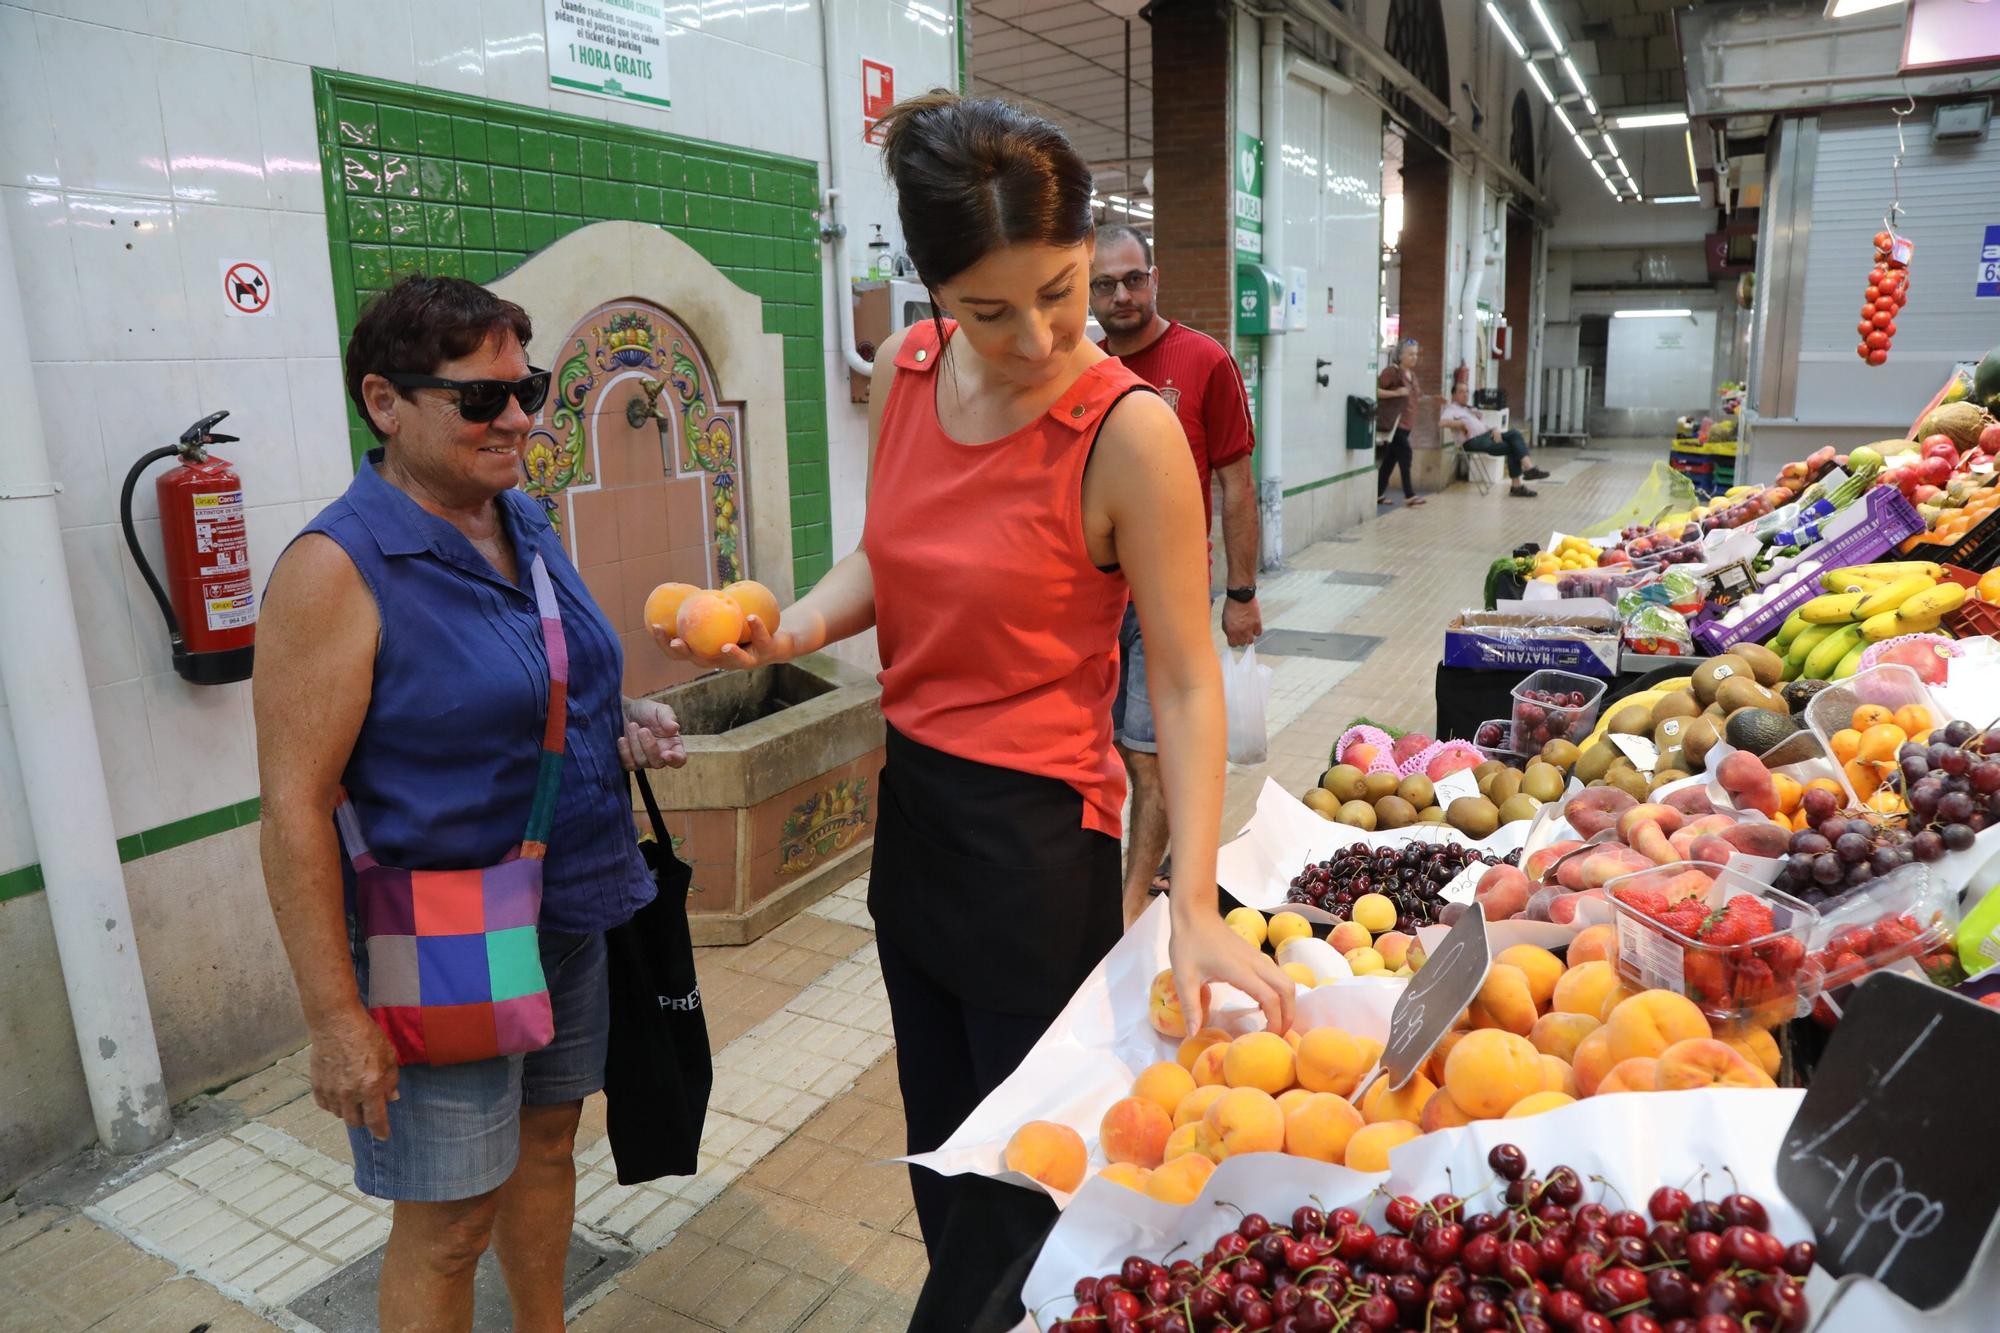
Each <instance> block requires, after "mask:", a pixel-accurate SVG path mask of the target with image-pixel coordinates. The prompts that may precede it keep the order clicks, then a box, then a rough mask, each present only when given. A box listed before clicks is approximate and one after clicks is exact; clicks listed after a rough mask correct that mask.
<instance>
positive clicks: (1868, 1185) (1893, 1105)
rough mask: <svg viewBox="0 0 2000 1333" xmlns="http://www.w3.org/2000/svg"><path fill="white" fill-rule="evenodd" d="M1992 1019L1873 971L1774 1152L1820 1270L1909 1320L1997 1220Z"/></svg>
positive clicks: (1954, 1282) (1999, 1040)
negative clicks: (1893, 1304) (1877, 1293)
mask: <svg viewBox="0 0 2000 1333" xmlns="http://www.w3.org/2000/svg"><path fill="white" fill-rule="evenodd" d="M1996 1092H2000V1013H1995V1012H1994V1011H1993V1010H1991V1009H1989V1008H1986V1007H1985V1006H1983V1005H1980V1004H1976V1003H1974V1002H1973V1001H1971V1000H1967V999H1964V998H1963V997H1961V996H1957V995H1954V994H1952V993H1951V992H1950V991H1947V990H1943V989H1941V988H1939V987H1937V986H1933V985H1930V984H1929V983H1927V982H1923V981H1918V980H1916V979H1914V978H1911V977H1904V976H1897V975H1894V974H1892V973H1888V972H1878V973H1876V974H1875V975H1874V976H1871V977H1869V978H1868V979H1867V980H1866V981H1864V982H1862V983H1861V985H1860V986H1858V987H1857V988H1856V989H1855V991H1854V997H1853V999H1852V1000H1851V1001H1850V1002H1849V1003H1848V1006H1847V1010H1846V1013H1845V1014H1844V1015H1843V1016H1842V1018H1841V1022H1840V1027H1839V1028H1838V1029H1836V1030H1835V1032H1834V1034H1833V1039H1832V1040H1831V1041H1830V1042H1829V1043H1828V1044H1827V1048H1826V1055H1825V1056H1824V1057H1823V1058H1822V1059H1821V1060H1820V1063H1819V1068H1818V1070H1817V1071H1816V1072H1815V1073H1814V1076H1813V1082H1812V1086H1811V1087H1810V1088H1809V1089H1808V1090H1807V1092H1806V1096H1805V1100H1804V1101H1803V1102H1802V1103H1800V1105H1799V1110H1798V1114H1797V1115H1796V1116H1795V1117H1794V1118H1793V1120H1792V1127H1791V1129H1790V1130H1788V1131H1787V1132H1786V1134H1785V1142H1784V1146H1783V1147H1782V1148H1781V1149H1779V1152H1778V1185H1779V1187H1780V1188H1781V1189H1783V1190H1784V1192H1785V1197H1786V1198H1788V1199H1790V1200H1791V1201H1792V1203H1793V1204H1794V1205H1795V1206H1796V1207H1797V1208H1798V1209H1799V1211H1800V1212H1802V1213H1804V1214H1805V1215H1806V1218H1807V1220H1808V1221H1810V1222H1811V1223H1812V1228H1813V1233H1814V1235H1815V1236H1816V1237H1817V1238H1818V1243H1819V1263H1820V1265H1821V1266H1822V1267H1824V1268H1825V1269H1826V1270H1827V1271H1828V1272H1830V1273H1832V1274H1833V1275H1834V1276H1836V1277H1853V1276H1865V1277H1872V1278H1874V1279H1875V1280H1876V1281H1878V1282H1880V1283H1882V1284H1883V1285H1884V1286H1886V1287H1887V1288H1888V1289H1889V1290H1890V1291H1892V1292H1894V1293H1895V1294H1896V1295H1898V1296H1900V1297H1902V1298H1903V1299H1904V1300H1906V1301H1908V1302H1909V1303H1910V1304H1911V1305H1914V1306H1916V1307H1917V1308H1919V1309H1923V1310H1931V1309H1935V1308H1937V1307H1938V1306H1940V1305H1942V1304H1944V1303H1945V1302H1946V1301H1947V1300H1949V1299H1950V1298H1951V1296H1952V1295H1953V1294H1954V1293H1955V1292H1956V1291H1957V1290H1958V1289H1959V1287H1960V1285H1961V1284H1962V1283H1963V1282H1964V1281H1965V1279H1966V1277H1967V1276H1968V1275H1969V1274H1970V1273H1971V1271H1972V1268H1973V1263H1974V1260H1975V1259H1976V1258H1977V1257H1978V1255H1979V1251H1980V1247H1981V1246H1982V1245H1984V1243H1985V1241H1986V1236H1987V1232H1988V1231H1989V1230H1990V1229H1991V1227H1992V1225H1993V1219H1994V1215H1995V1213H1996V1211H2000V1189H1996V1188H1995V1185H1994V1181H1995V1179H1996V1178H2000V1142H1996V1141H1995V1139H1994V1137H1993V1132H1992V1131H1993V1101H1994V1096H1995V1094H1996Z"/></svg>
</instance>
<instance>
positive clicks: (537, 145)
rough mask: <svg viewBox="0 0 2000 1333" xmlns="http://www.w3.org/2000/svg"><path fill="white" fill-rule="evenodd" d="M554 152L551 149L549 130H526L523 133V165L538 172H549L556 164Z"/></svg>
mask: <svg viewBox="0 0 2000 1333" xmlns="http://www.w3.org/2000/svg"><path fill="white" fill-rule="evenodd" d="M554 160H555V158H554V153H553V150H551V148H550V147H549V133H548V131H547V130H537V129H524V130H522V131H521V165H522V166H523V167H529V168H532V169H534V170H536V171H547V170H548V169H549V167H550V165H551V164H552V163H553V162H554Z"/></svg>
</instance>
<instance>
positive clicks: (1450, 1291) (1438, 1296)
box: [1430, 1281, 1472, 1318]
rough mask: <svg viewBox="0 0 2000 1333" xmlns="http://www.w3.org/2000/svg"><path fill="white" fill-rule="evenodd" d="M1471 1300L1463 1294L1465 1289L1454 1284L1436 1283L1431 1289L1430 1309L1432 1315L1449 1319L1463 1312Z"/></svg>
mask: <svg viewBox="0 0 2000 1333" xmlns="http://www.w3.org/2000/svg"><path fill="white" fill-rule="evenodd" d="M1471 1301H1472V1298H1471V1297H1469V1296H1467V1295H1466V1294H1465V1288H1464V1287H1461V1286H1460V1285H1459V1284H1458V1283H1456V1282H1442V1281H1441V1282H1438V1283H1435V1284H1434V1285H1433V1286H1432V1287H1431V1300H1430V1308H1431V1310H1432V1312H1433V1313H1435V1314H1437V1315H1440V1316H1443V1317H1445V1318H1449V1317H1450V1316H1452V1315H1455V1314H1458V1313H1460V1312H1461V1311H1463V1310H1464V1309H1465V1308H1466V1306H1468V1305H1469V1304H1471Z"/></svg>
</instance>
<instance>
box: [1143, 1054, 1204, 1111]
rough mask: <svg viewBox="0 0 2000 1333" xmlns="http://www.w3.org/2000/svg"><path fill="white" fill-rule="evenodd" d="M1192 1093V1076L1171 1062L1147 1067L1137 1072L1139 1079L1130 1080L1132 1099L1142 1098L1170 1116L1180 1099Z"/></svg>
mask: <svg viewBox="0 0 2000 1333" xmlns="http://www.w3.org/2000/svg"><path fill="white" fill-rule="evenodd" d="M1193 1091H1194V1075H1192V1074H1190V1073H1188V1071H1187V1070H1185V1069H1182V1068H1181V1067H1180V1066H1179V1065H1177V1064H1175V1063H1174V1062H1173V1061H1171V1060H1162V1061H1160V1063H1158V1064H1156V1065H1148V1066H1147V1067H1146V1068H1144V1069H1142V1070H1140V1071H1139V1077H1137V1078H1135V1079H1133V1080H1132V1095H1133V1096H1134V1097H1144V1098H1145V1099H1146V1100H1147V1101H1149V1102H1151V1103H1153V1104H1154V1105H1155V1106H1157V1107H1159V1108H1160V1109H1161V1110H1162V1111H1165V1112H1166V1113H1167V1114H1168V1115H1170V1116H1171V1115H1172V1114H1173V1113H1174V1108H1175V1107H1177V1106H1179V1105H1180V1104H1181V1100H1182V1098H1184V1097H1186V1096H1187V1095H1188V1094H1189V1093H1190V1092H1193Z"/></svg>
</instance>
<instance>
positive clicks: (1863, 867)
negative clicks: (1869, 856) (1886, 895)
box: [1841, 861, 1875, 889]
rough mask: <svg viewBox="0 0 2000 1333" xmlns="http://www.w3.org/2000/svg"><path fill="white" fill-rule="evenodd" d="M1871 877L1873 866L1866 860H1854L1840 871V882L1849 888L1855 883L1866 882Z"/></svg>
mask: <svg viewBox="0 0 2000 1333" xmlns="http://www.w3.org/2000/svg"><path fill="white" fill-rule="evenodd" d="M1873 878H1875V867H1874V866H1871V865H1869V864H1868V863H1867V862H1866V861H1856V862H1855V863H1854V864H1852V865H1850V866H1848V867H1847V869H1846V870H1845V871H1844V872H1843V873H1842V875H1841V882H1842V883H1843V884H1844V885H1846V887H1848V888H1850V889H1851V888H1853V887H1854V886H1855V885H1857V884H1866V883H1867V882H1868V881H1869V880H1871V879H1873Z"/></svg>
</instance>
